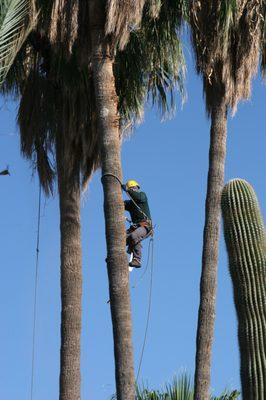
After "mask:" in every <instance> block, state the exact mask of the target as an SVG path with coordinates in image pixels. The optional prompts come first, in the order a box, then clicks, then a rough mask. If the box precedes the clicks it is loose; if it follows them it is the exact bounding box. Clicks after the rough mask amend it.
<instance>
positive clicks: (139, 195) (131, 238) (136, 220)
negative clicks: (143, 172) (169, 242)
mask: <svg viewBox="0 0 266 400" xmlns="http://www.w3.org/2000/svg"><path fill="white" fill-rule="evenodd" d="M122 189H123V190H124V191H125V192H126V193H127V195H128V197H129V198H130V200H125V201H124V204H125V209H126V211H129V213H130V217H131V223H132V225H131V226H130V228H129V229H128V230H127V246H128V250H127V252H128V253H129V254H131V253H133V259H132V260H131V262H130V263H129V267H131V268H133V267H134V268H140V267H141V249H142V245H141V242H142V240H144V239H145V238H146V237H147V236H149V235H150V234H151V232H152V221H151V213H150V209H149V204H148V198H147V196H146V193H144V192H142V191H141V190H140V185H139V184H138V182H136V181H134V180H130V181H128V182H127V183H126V184H125V185H122Z"/></svg>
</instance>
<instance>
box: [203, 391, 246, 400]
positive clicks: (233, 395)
mask: <svg viewBox="0 0 266 400" xmlns="http://www.w3.org/2000/svg"><path fill="white" fill-rule="evenodd" d="M239 396H240V392H238V391H237V390H234V391H233V392H228V391H225V392H224V393H223V394H222V395H221V396H218V397H216V396H212V397H211V399H210V400H237V399H238V398H239Z"/></svg>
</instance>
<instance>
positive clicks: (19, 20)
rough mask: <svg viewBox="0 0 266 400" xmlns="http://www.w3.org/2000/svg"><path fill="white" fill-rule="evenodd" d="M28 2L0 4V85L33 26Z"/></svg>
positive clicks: (12, 0)
mask: <svg viewBox="0 0 266 400" xmlns="http://www.w3.org/2000/svg"><path fill="white" fill-rule="evenodd" d="M31 4H32V3H31V1H30V0H1V2H0V85H1V84H2V83H3V81H4V79H5V77H6V75H7V73H8V71H9V69H10V67H11V65H12V63H13V61H14V59H15V57H16V55H17V53H18V51H19V49H20V48H21V46H22V44H23V42H24V40H25V39H26V37H27V35H28V33H29V31H30V29H31V28H32V26H33V19H32V18H30V9H31Z"/></svg>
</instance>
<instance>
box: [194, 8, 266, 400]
mask: <svg viewBox="0 0 266 400" xmlns="http://www.w3.org/2000/svg"><path fill="white" fill-rule="evenodd" d="M262 5H263V2H262V1H260V0H226V1H216V0H215V1H214V0H207V1H206V0H204V1H201V0H197V1H196V0H195V1H194V0H193V1H192V2H191V26H192V38H193V48H194V52H195V56H196V68H197V72H198V73H199V74H201V75H202V79H203V90H204V94H205V100H206V109H207V113H208V115H209V116H210V118H211V132H210V150H209V172H208V183H207V195H206V205H205V225H204V234H203V253H202V275H201V282H200V306H199V314H198V329H197V351H196V370H195V393H194V398H195V400H207V398H208V391H209V385H210V363H211V348H212V340H213V328H214V319H215V302H216V285H217V262H218V242H219V230H220V196H221V191H222V187H223V184H224V165H225V155H226V136H227V112H228V109H229V108H231V109H232V110H233V112H235V110H236V107H237V103H238V102H239V100H241V99H247V98H248V97H249V96H250V92H251V80H252V77H253V76H254V74H255V73H256V71H257V67H258V62H259V50H260V43H261V37H262V26H263V21H262Z"/></svg>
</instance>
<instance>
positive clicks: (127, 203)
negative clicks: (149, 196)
mask: <svg viewBox="0 0 266 400" xmlns="http://www.w3.org/2000/svg"><path fill="white" fill-rule="evenodd" d="M130 203H131V201H130V200H125V201H124V205H125V210H126V211H130V208H131V207H130Z"/></svg>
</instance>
